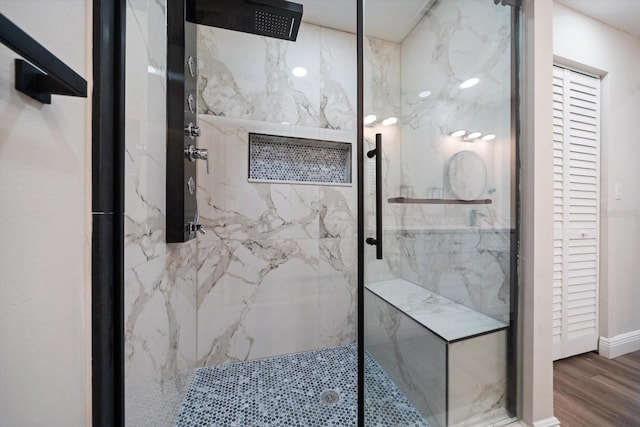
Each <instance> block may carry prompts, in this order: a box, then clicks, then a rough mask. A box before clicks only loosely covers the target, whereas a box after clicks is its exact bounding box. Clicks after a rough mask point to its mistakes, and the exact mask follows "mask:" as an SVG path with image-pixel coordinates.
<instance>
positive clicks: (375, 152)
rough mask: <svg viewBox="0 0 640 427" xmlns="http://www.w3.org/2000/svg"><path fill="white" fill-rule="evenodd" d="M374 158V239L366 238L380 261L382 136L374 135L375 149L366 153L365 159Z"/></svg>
mask: <svg viewBox="0 0 640 427" xmlns="http://www.w3.org/2000/svg"><path fill="white" fill-rule="evenodd" d="M374 156H375V158H376V238H375V239H374V238H373V237H367V239H365V242H366V243H367V244H368V245H372V246H373V245H375V246H376V259H382V134H381V133H377V134H376V148H374V149H373V150H369V151H368V152H367V157H368V158H372V157H374Z"/></svg>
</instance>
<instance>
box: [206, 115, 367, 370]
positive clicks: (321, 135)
mask: <svg viewBox="0 0 640 427" xmlns="http://www.w3.org/2000/svg"><path fill="white" fill-rule="evenodd" d="M199 124H200V126H201V128H202V135H203V136H202V137H201V138H200V141H199V142H200V146H201V147H203V148H207V149H208V150H209V153H211V155H210V162H211V163H210V170H209V174H207V172H206V167H205V166H204V165H202V164H199V165H198V170H197V173H198V183H199V188H198V204H199V206H200V211H201V220H202V223H203V224H204V225H205V227H206V228H207V229H208V231H209V232H208V234H206V235H200V236H198V299H197V305H198V345H197V353H198V364H199V365H202V366H205V365H215V364H220V363H228V362H234V361H241V360H250V359H256V358H262V357H268V356H275V355H279V354H285V353H293V352H300V351H306V350H313V349H318V348H327V347H334V346H338V345H343V344H348V343H353V342H355V339H356V337H355V334H356V312H357V308H356V270H355V268H356V261H355V258H356V244H355V242H356V241H355V237H356V222H355V221H356V211H355V209H356V206H355V203H356V197H355V196H356V188H355V186H354V185H315V184H291V183H261V182H249V181H248V178H247V177H248V175H247V174H248V167H247V165H248V163H247V162H248V135H249V133H250V132H257V133H265V134H271V135H283V136H294V137H300V138H311V139H321V140H331V141H341V142H353V140H354V136H355V135H354V133H353V132H345V131H338V130H333V129H322V128H312V127H308V126H295V125H283V124H281V123H269V122H260V121H255V120H247V119H237V118H228V117H214V116H211V115H206V114H201V115H200V116H199ZM353 167H354V168H355V159H353Z"/></svg>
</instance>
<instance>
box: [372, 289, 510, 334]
mask: <svg viewBox="0 0 640 427" xmlns="http://www.w3.org/2000/svg"><path fill="white" fill-rule="evenodd" d="M366 288H367V289H368V290H369V291H371V292H373V293H374V294H376V295H377V296H378V297H380V298H382V299H383V300H385V301H386V302H388V303H389V304H391V305H393V306H394V307H395V308H397V309H398V310H400V311H401V312H403V313H404V314H406V315H407V316H409V317H411V318H412V319H413V320H415V321H416V322H418V323H420V324H421V325H422V326H424V327H425V328H427V329H429V330H430V331H431V332H433V333H434V334H436V335H437V336H439V337H440V338H442V339H443V340H445V341H447V342H448V343H453V342H456V341H460V340H464V339H467V338H471V337H475V336H478V335H484V334H488V333H491V332H496V331H500V330H502V329H505V328H506V327H507V325H506V324H504V323H502V322H500V321H498V320H496V319H493V318H491V317H489V316H487V315H485V314H483V313H480V312H478V311H475V310H473V309H471V308H469V307H466V306H464V305H462V304H458V303H456V302H453V301H451V300H450V299H447V298H445V297H443V296H441V295H438V294H436V293H434V292H431V291H429V290H428V289H424V288H422V287H420V286H418V285H416V284H414V283H411V282H409V281H407V280H404V279H392V280H385V281H383V282H375V283H370V284H368V285H366Z"/></svg>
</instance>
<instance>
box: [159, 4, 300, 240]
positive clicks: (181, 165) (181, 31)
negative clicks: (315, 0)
mask: <svg viewBox="0 0 640 427" xmlns="http://www.w3.org/2000/svg"><path fill="white" fill-rule="evenodd" d="M301 19H302V5H300V4H296V3H291V2H286V1H282V0H250V1H249V0H244V1H238V0H222V1H220V0H219V1H212V0H185V1H180V0H177V1H170V2H168V3H167V182H166V196H167V197H166V208H167V217H166V239H167V243H179V242H187V241H189V240H192V239H194V238H195V237H196V233H197V232H200V233H203V234H204V233H206V230H205V228H204V227H202V224H200V221H199V217H200V215H199V212H198V202H197V199H196V191H197V188H198V183H197V178H196V162H197V161H204V162H206V165H207V173H208V172H209V152H208V151H207V150H206V149H204V148H199V147H198V137H200V128H199V127H198V122H197V116H198V108H197V102H196V100H197V98H198V95H197V87H198V60H197V34H196V28H197V24H201V25H207V26H212V27H219V28H225V29H228V30H233V31H241V32H244V33H249V34H256V35H260V36H267V37H273V38H278V39H283V40H288V41H296V39H297V36H298V30H299V28H300V22H301Z"/></svg>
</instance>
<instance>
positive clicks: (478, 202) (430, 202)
mask: <svg viewBox="0 0 640 427" xmlns="http://www.w3.org/2000/svg"><path fill="white" fill-rule="evenodd" d="M387 202H389V203H404V204H412V205H490V204H491V203H493V201H492V200H491V199H478V200H459V199H414V198H412V197H391V198H390V199H388V200H387Z"/></svg>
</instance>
